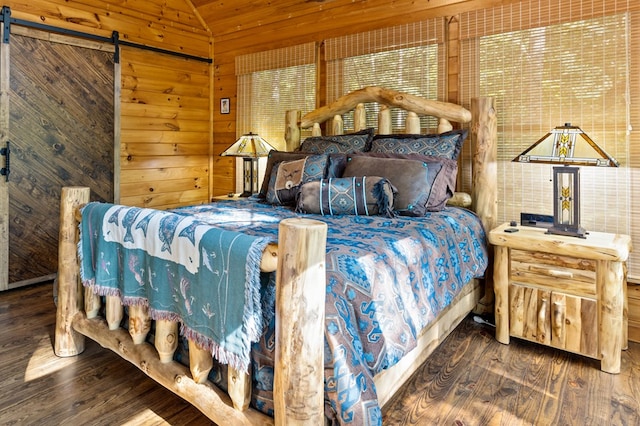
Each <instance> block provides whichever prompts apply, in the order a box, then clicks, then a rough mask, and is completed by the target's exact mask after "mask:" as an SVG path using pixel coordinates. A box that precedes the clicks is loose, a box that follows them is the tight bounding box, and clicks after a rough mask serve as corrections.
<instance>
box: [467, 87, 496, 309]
mask: <svg viewBox="0 0 640 426" xmlns="http://www.w3.org/2000/svg"><path fill="white" fill-rule="evenodd" d="M471 115H472V117H473V125H472V128H471V132H472V134H474V135H475V145H474V154H473V167H472V168H473V176H472V180H473V182H472V192H471V197H472V199H473V210H474V211H475V212H476V213H477V214H478V216H479V217H480V219H481V220H482V225H483V227H484V230H485V231H486V233H487V234H488V233H489V231H491V230H492V229H493V228H495V227H496V224H497V220H498V160H497V158H498V118H497V113H496V103H495V99H494V98H474V99H472V100H471ZM487 244H488V243H487ZM487 249H488V250H489V267H488V268H487V270H486V271H485V293H484V296H483V297H482V299H481V300H480V302H478V305H477V306H476V309H475V310H474V312H475V313H477V314H492V313H493V305H494V300H495V299H494V291H493V268H492V258H493V249H492V248H491V246H490V245H488V247H487Z"/></svg>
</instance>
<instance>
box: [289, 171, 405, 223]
mask: <svg viewBox="0 0 640 426" xmlns="http://www.w3.org/2000/svg"><path fill="white" fill-rule="evenodd" d="M393 199H394V188H393V186H392V185H391V183H390V182H389V181H388V180H387V179H385V178H381V177H378V176H359V177H350V178H330V179H323V180H320V181H313V182H308V183H305V184H304V185H302V187H301V188H300V192H299V193H298V201H297V206H296V211H299V212H302V213H314V214H321V215H323V216H328V215H341V214H348V215H357V216H371V215H377V214H380V215H384V216H387V217H391V216H393V215H394V213H393Z"/></svg>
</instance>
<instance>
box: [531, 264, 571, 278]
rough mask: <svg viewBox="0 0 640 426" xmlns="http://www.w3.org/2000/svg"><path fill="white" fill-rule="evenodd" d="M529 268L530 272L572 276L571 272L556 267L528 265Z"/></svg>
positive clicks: (561, 276)
mask: <svg viewBox="0 0 640 426" xmlns="http://www.w3.org/2000/svg"><path fill="white" fill-rule="evenodd" d="M529 270H530V271H531V272H535V273H538V274H545V275H548V276H550V277H555V278H573V272H569V271H558V270H557V269H548V268H540V267H537V266H529Z"/></svg>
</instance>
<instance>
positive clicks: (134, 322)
mask: <svg viewBox="0 0 640 426" xmlns="http://www.w3.org/2000/svg"><path fill="white" fill-rule="evenodd" d="M149 330H151V317H149V308H147V307H146V306H141V305H131V306H129V334H130V335H131V339H132V340H133V343H135V344H136V345H139V344H141V343H144V341H145V340H146V339H147V334H149Z"/></svg>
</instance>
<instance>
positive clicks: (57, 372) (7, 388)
mask: <svg viewBox="0 0 640 426" xmlns="http://www.w3.org/2000/svg"><path fill="white" fill-rule="evenodd" d="M54 321H55V307H54V304H53V297H52V291H51V285H50V284H40V285H36V286H32V287H25V288H21V289H16V290H10V291H8V292H4V293H0V324H1V325H2V327H0V424H2V425H5V424H6V425H42V424H47V425H48V424H73V425H76V424H78V425H79V424H91V425H136V426H137V425H141V424H145V425H146V424H151V425H173V426H182V425H195V426H200V425H210V424H211V422H210V421H209V420H208V419H207V418H206V417H205V416H203V415H202V413H200V412H199V411H198V410H196V409H195V408H193V407H192V406H190V405H189V404H187V403H186V402H185V401H184V400H182V399H181V398H179V397H177V396H176V395H174V394H173V393H171V392H170V391H168V390H166V389H164V388H162V387H161V386H160V385H158V384H156V383H155V382H154V381H153V380H151V379H150V378H148V377H147V376H146V375H145V374H144V373H142V372H141V371H140V370H138V369H137V368H136V367H135V366H133V365H131V364H130V363H128V362H127V361H124V360H123V359H121V358H119V357H118V356H116V355H115V354H114V353H112V352H111V351H109V350H106V349H103V348H101V347H100V346H99V345H98V344H96V343H95V342H92V341H90V340H87V344H86V350H85V352H84V353H83V354H81V355H80V356H78V357H72V358H58V357H56V356H55V355H54V354H53V327H54ZM383 424H384V425H385V426H387V425H389V426H409V425H411V426H414V425H415V426H417V425H420V426H423V425H457V426H463V425H504V426H512V425H516V426H517V425H542V424H545V425H546V424H549V425H551V424H558V425H601V424H615V425H636V424H640V344H637V343H630V345H629V350H627V351H624V352H623V354H622V371H621V373H620V374H617V375H613V374H608V373H604V372H602V371H600V369H599V362H597V361H595V360H591V359H588V358H584V357H581V356H579V355H575V354H571V353H568V352H564V351H560V350H556V349H553V348H547V347H542V346H539V345H536V344H533V343H531V342H527V341H522V340H518V339H512V342H511V344H510V345H503V344H501V343H498V342H497V341H496V340H495V338H494V329H493V328H492V327H489V326H486V325H481V324H477V323H475V322H474V321H473V320H471V319H470V318H467V319H465V320H464V321H463V322H462V324H460V326H459V327H458V328H456V330H455V331H454V332H453V333H452V334H451V335H450V336H449V337H448V338H447V340H445V342H443V344H442V345H440V347H439V348H438V349H436V351H435V352H434V353H433V355H432V356H431V357H430V358H429V359H428V360H427V362H425V363H424V364H423V365H422V367H421V368H420V369H419V370H418V371H416V373H415V374H414V376H413V377H412V378H411V380H410V381H409V382H408V383H407V384H406V385H405V387H404V388H403V389H402V390H401V392H400V393H399V394H398V395H396V397H395V398H394V399H392V400H391V401H390V402H389V403H388V404H387V406H386V407H385V408H384V410H383Z"/></svg>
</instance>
